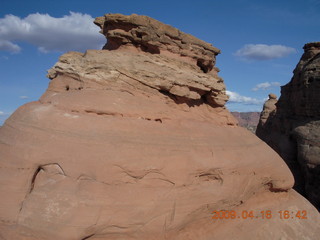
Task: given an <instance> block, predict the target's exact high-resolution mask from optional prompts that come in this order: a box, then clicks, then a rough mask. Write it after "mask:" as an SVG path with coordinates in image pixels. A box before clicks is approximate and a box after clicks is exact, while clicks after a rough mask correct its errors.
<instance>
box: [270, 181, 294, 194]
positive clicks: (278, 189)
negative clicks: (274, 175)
mask: <svg viewBox="0 0 320 240" xmlns="http://www.w3.org/2000/svg"><path fill="white" fill-rule="evenodd" d="M266 186H267V187H268V188H269V191H270V192H274V193H278V192H288V190H289V189H283V188H276V187H274V186H273V183H271V182H268V183H267V184H266Z"/></svg>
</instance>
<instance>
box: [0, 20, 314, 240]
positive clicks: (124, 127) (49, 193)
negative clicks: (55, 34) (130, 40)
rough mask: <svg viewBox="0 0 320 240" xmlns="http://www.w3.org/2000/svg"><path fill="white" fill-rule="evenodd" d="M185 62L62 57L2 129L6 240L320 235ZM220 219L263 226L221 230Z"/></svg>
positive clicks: (208, 83)
mask: <svg viewBox="0 0 320 240" xmlns="http://www.w3.org/2000/svg"><path fill="white" fill-rule="evenodd" d="M108 17H111V18H112V19H113V21H114V22H116V23H117V22H121V21H123V19H128V18H127V17H125V16H122V15H108ZM134 18H135V20H134V22H133V23H132V24H133V25H137V22H139V21H142V22H144V20H145V19H146V17H141V18H140V17H139V16H135V17H134ZM101 19H102V18H98V19H97V20H96V22H97V21H98V22H99V23H100V24H101V25H102V24H103V26H104V23H103V20H101ZM117 19H119V21H118V20H117ZM106 21H108V19H107V20H106ZM107 23H108V22H107ZM159 24H160V23H159ZM113 26H114V27H113V28H114V29H113V30H117V28H116V25H113ZM120 26H122V25H121V24H120ZM158 26H159V29H160V30H161V29H162V27H163V28H167V26H166V25H164V26H162V25H158ZM119 29H122V30H121V31H124V32H126V31H125V30H126V29H127V28H124V29H123V28H119ZM118 31H120V30H117V31H115V32H118ZM121 31H120V32H121ZM161 33H162V32H161ZM114 34H115V33H114ZM126 34H127V33H124V35H126ZM128 34H129V33H128ZM122 35H123V34H122ZM180 35H181V34H180ZM107 36H108V34H107ZM190 38H191V37H190ZM192 39H193V38H192ZM192 41H193V40H192ZM123 44H124V43H123ZM161 44H162V43H159V45H160V46H161ZM134 47H137V46H136V45H134ZM204 55H205V54H204ZM180 58H181V59H179V57H177V56H170V55H168V54H161V51H160V54H155V53H149V52H145V51H141V50H140V49H134V48H133V46H132V48H127V47H125V48H122V47H119V48H118V49H117V50H112V51H110V50H101V51H95V50H90V51H87V52H86V53H85V54H82V53H76V52H70V53H67V54H65V55H63V56H62V57H61V58H60V60H59V62H58V63H57V64H56V65H55V66H54V67H53V68H52V69H51V70H50V71H49V74H48V76H49V77H50V78H51V82H50V86H49V88H48V89H47V91H46V92H45V94H44V95H43V96H42V97H41V99H40V100H39V101H36V102H31V103H28V104H26V105H24V106H22V107H20V108H19V109H18V110H17V111H16V112H15V113H14V114H13V115H12V116H11V117H10V118H9V119H8V120H7V121H6V122H5V124H4V126H3V127H2V128H1V129H0V157H1V159H0V160H1V161H0V164H1V165H0V183H1V184H0V192H1V198H0V213H1V214H0V221H1V224H0V233H1V234H0V236H1V237H2V238H3V239H15V240H19V239H29V240H31V239H32V240H35V239H41V240H52V239H62V240H63V239H66V240H73V239H74V240H81V239H97V240H98V239H108V240H109V239H113V240H120V239H126V240H130V239H139V240H142V239H148V240H152V239H154V240H156V239H159V240H160V239H176V240H178V239H183V240H188V239H190V240H191V239H202V240H205V239H268V240H269V239H280V238H281V237H284V236H285V237H286V238H288V239H302V238H304V239H316V238H317V237H318V236H319V234H320V230H319V228H318V226H319V223H320V218H319V213H318V212H317V211H316V209H315V208H314V207H313V206H312V205H311V204H310V203H308V202H307V201H306V200H305V199H304V198H302V197H301V196H300V195H299V194H297V193H296V192H295V191H294V190H292V185H293V177H292V175H291V173H290V171H289V169H288V167H287V166H286V164H285V163H284V162H283V161H282V159H281V158H280V157H279V156H278V155H277V154H276V153H275V152H274V151H272V150H271V149H270V148H269V147H268V146H267V145H266V144H265V143H264V142H262V141H261V140H260V139H258V138H257V137H256V136H254V135H253V134H251V133H250V132H248V131H246V130H245V129H243V128H240V127H237V126H236V121H235V120H234V118H233V117H232V115H231V114H230V113H229V112H228V111H227V110H226V109H225V107H223V105H224V102H225V100H223V101H221V100H220V99H221V98H223V96H225V90H224V84H223V82H222V80H221V79H220V78H218V77H215V76H214V75H212V74H211V73H209V72H208V73H204V72H203V71H202V70H201V68H199V66H197V61H196V62H192V61H185V59H184V58H182V57H180ZM204 58H207V56H204V57H203V59H204ZM211 64H214V63H213V62H212V63H211ZM217 210H234V211H236V212H237V214H238V216H241V213H242V212H243V211H251V210H252V211H254V214H255V216H256V217H258V218H256V217H255V218H254V219H250V220H249V219H246V220H244V219H241V218H236V219H233V220H231V219H222V220H220V219H217V220H213V219H212V217H213V214H212V212H213V211H217ZM267 210H271V211H272V214H273V217H272V218H271V219H262V213H261V211H267ZM279 210H288V211H292V212H294V213H296V212H297V211H299V210H305V211H307V217H308V219H299V218H296V217H295V216H294V218H290V219H286V220H281V219H280V217H279V215H278V211H279Z"/></svg>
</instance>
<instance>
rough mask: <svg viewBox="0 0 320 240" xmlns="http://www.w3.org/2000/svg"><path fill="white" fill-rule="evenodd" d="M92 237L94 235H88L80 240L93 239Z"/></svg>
mask: <svg viewBox="0 0 320 240" xmlns="http://www.w3.org/2000/svg"><path fill="white" fill-rule="evenodd" d="M94 235H95V234H94V233H93V234H90V235H88V236H85V237H83V238H81V239H80V240H86V239H89V238H91V237H93V236H94Z"/></svg>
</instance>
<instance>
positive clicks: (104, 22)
mask: <svg viewBox="0 0 320 240" xmlns="http://www.w3.org/2000/svg"><path fill="white" fill-rule="evenodd" d="M94 23H95V24H96V25H98V26H99V27H100V28H101V33H102V34H103V35H105V36H106V38H107V39H108V42H107V44H106V45H105V46H104V49H109V50H114V49H118V48H119V47H120V46H123V45H126V46H130V45H131V46H135V47H138V48H140V49H141V50H143V51H146V52H150V53H160V52H163V51H168V52H170V53H173V54H178V55H180V56H183V57H188V58H191V59H193V60H195V62H196V64H197V65H198V66H199V67H200V68H201V69H202V71H203V72H205V73H207V72H210V71H211V70H212V69H213V67H214V64H215V56H216V55H217V54H219V53H220V50H219V49H217V48H215V47H213V46H212V45H211V44H209V43H206V42H204V41H202V40H200V39H198V38H196V37H194V36H192V35H190V34H186V33H183V32H181V31H179V30H178V29H177V28H174V27H171V26H170V25H167V24H164V23H161V22H159V21H157V20H155V19H153V18H150V17H147V16H140V15H136V14H132V15H130V16H125V15H122V14H106V15H105V16H103V17H98V18H96V20H95V22H94ZM216 70H217V69H216Z"/></svg>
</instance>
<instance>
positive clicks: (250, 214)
mask: <svg viewBox="0 0 320 240" xmlns="http://www.w3.org/2000/svg"><path fill="white" fill-rule="evenodd" d="M212 214H213V216H212V219H272V218H279V219H308V217H307V211H306V210H297V211H289V210H280V211H271V210H265V211H253V210H242V211H238V212H237V211H234V210H230V211H228V210H219V211H213V212H212Z"/></svg>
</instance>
